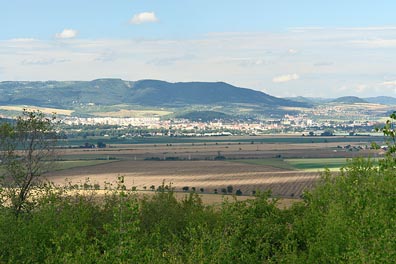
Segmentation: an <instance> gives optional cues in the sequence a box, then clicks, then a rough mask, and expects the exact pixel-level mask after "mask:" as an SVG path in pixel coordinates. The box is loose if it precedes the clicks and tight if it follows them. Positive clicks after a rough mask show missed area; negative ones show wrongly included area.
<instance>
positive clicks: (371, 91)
mask: <svg viewBox="0 0 396 264" xmlns="http://www.w3.org/2000/svg"><path fill="white" fill-rule="evenodd" d="M0 10H1V13H2V15H1V16H0V25H1V26H0V29H1V30H0V81H5V80H91V79H95V78H102V77H114V78H122V79H126V80H138V79H146V78H155V79H162V80H167V81H225V82H229V83H231V84H234V85H237V86H241V87H248V88H253V89H256V90H261V91H264V92H267V93H270V94H272V95H276V96H298V95H302V96H323V97H335V96H342V95H358V96H363V97H364V96H375V95H391V96H396V92H395V91H396V73H393V72H392V71H393V69H395V68H396V21H395V20H396V18H395V16H394V10H396V2H395V1H391V0H389V1H354V0H349V1H345V0H344V1H307V0H306V1H304V0H300V1H292V0H288V1H286V0H284V1H282V0H278V1H265V0H261V1H258V0H239V1H236V0H216V1H214V0H211V1H209V0H200V1H197V0H194V1H193V0H178V1H176V0H114V1H109V0H84V1H81V0H80V1H77V0H68V1H65V0H57V1H54V0H35V1H31V0H13V1H1V2H0Z"/></svg>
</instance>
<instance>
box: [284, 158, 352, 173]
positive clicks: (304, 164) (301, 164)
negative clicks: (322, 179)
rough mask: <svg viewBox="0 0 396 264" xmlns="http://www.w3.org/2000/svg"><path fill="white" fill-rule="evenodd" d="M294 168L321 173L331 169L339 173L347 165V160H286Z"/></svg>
mask: <svg viewBox="0 0 396 264" xmlns="http://www.w3.org/2000/svg"><path fill="white" fill-rule="evenodd" d="M285 162H287V163H289V164H290V165H291V166H292V167H293V168H295V169H299V170H304V171H320V170H324V169H326V168H327V169H329V170H331V171H337V170H339V169H340V168H342V167H344V166H345V165H346V164H347V159H346V158H312V159H305V158H304V159H286V160H285Z"/></svg>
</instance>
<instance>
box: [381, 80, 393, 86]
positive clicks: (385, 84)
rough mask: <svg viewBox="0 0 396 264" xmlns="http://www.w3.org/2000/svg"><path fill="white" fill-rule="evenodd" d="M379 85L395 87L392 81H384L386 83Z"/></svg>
mask: <svg viewBox="0 0 396 264" xmlns="http://www.w3.org/2000/svg"><path fill="white" fill-rule="evenodd" d="M381 85H383V86H396V80H394V81H386V82H383V83H381Z"/></svg>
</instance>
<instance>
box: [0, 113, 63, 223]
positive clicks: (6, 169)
mask: <svg viewBox="0 0 396 264" xmlns="http://www.w3.org/2000/svg"><path fill="white" fill-rule="evenodd" d="M54 118H55V117H52V118H48V117H46V116H45V115H44V114H43V113H42V112H40V111H27V110H26V109H25V110H24V111H23V113H22V116H20V117H18V119H17V120H16V122H14V123H3V124H1V125H0V153H1V164H2V167H3V170H2V171H1V175H0V186H1V187H4V188H3V189H2V190H3V192H2V193H3V194H4V193H6V195H7V198H8V199H9V201H10V202H11V204H12V210H13V212H14V213H15V214H16V215H18V214H19V213H21V212H22V211H29V210H31V208H30V207H32V206H34V200H35V199H34V198H32V199H30V195H31V193H32V192H33V190H34V191H36V192H37V191H38V192H39V191H40V190H41V185H42V179H41V175H42V174H43V173H44V172H45V171H47V170H48V168H49V166H50V164H51V162H52V161H53V160H54V159H55V153H54V147H55V144H56V134H55V132H54V129H53V123H52V121H53V120H54Z"/></svg>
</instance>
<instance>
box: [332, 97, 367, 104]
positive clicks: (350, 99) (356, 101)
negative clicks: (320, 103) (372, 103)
mask: <svg viewBox="0 0 396 264" xmlns="http://www.w3.org/2000/svg"><path fill="white" fill-rule="evenodd" d="M331 103H341V104H365V103H368V102H367V101H365V100H363V99H362V98H359V97H356V96H343V97H339V98H337V99H334V100H332V101H331Z"/></svg>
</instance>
